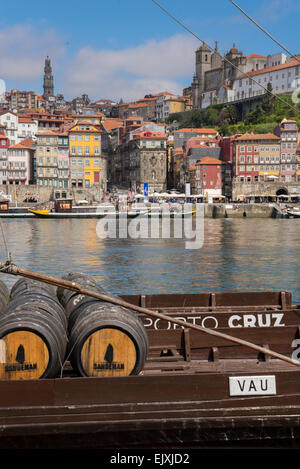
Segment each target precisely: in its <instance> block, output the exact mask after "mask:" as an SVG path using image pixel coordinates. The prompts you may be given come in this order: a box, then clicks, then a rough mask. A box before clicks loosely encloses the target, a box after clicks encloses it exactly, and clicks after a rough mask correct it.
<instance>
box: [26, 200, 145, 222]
mask: <svg viewBox="0 0 300 469" xmlns="http://www.w3.org/2000/svg"><path fill="white" fill-rule="evenodd" d="M28 212H29V213H30V214H32V215H33V216H36V217H38V218H52V219H61V218H104V217H117V218H120V217H127V218H136V217H138V216H139V215H144V214H145V213H146V212H147V210H124V211H116V210H114V207H113V206H112V205H111V206H109V207H108V206H103V207H102V206H101V205H100V206H99V207H73V206H72V199H56V200H55V204H54V209H53V210H48V209H47V210H33V209H28Z"/></svg>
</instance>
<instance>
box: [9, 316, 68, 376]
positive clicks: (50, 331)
mask: <svg viewBox="0 0 300 469" xmlns="http://www.w3.org/2000/svg"><path fill="white" fill-rule="evenodd" d="M66 349H67V335H66V331H65V328H64V327H63V325H62V323H61V322H60V321H59V320H58V319H57V318H56V317H55V316H53V315H51V314H49V313H48V312H47V311H45V310H41V309H39V310H37V309H35V308H32V310H31V311H30V310H29V309H28V310H27V309H26V310H24V311H23V310H18V311H16V312H13V311H9V310H7V311H6V312H4V313H3V314H2V315H0V379H7V380H20V379H24V380H29V379H40V378H54V377H56V376H59V373H60V371H61V369H62V364H63V362H64V359H65V355H66Z"/></svg>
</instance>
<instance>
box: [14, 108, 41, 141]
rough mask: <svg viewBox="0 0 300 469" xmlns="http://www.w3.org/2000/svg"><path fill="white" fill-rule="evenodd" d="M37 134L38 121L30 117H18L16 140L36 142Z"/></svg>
mask: <svg viewBox="0 0 300 469" xmlns="http://www.w3.org/2000/svg"><path fill="white" fill-rule="evenodd" d="M37 132H38V121H37V120H36V119H32V118H31V117H23V116H22V114H20V115H19V116H18V130H17V137H18V139H19V140H20V141H21V140H24V139H25V138H31V139H32V140H34V141H35V140H36V134H37Z"/></svg>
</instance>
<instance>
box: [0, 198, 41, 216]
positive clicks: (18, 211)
mask: <svg viewBox="0 0 300 469" xmlns="http://www.w3.org/2000/svg"><path fill="white" fill-rule="evenodd" d="M9 204H10V200H9V199H1V200H0V218H28V217H34V215H33V213H29V212H28V209H27V208H26V207H14V208H11V207H9Z"/></svg>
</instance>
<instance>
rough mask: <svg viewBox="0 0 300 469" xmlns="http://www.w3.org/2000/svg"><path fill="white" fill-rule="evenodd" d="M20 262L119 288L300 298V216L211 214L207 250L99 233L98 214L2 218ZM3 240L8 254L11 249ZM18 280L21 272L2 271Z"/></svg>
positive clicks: (171, 241) (177, 241)
mask: <svg viewBox="0 0 300 469" xmlns="http://www.w3.org/2000/svg"><path fill="white" fill-rule="evenodd" d="M1 223H2V227H3V230H4V233H5V236H6V239H7V244H8V249H9V250H10V251H11V252H12V257H13V261H14V262H15V263H16V264H17V265H18V266H20V267H23V268H26V269H31V270H34V271H37V272H43V273H46V274H49V275H54V276H62V275H63V274H64V273H67V272H70V271H81V272H86V273H89V274H92V275H94V276H95V277H96V278H97V280H98V281H100V282H101V283H102V284H103V286H104V287H105V288H106V289H107V290H108V291H110V292H111V293H116V294H117V293H119V294H121V293H123V294H126V293H128V294H132V293H174V292H190V293H195V292H209V291H215V292H217V291H251V290H252V291H257V290H288V291H291V292H292V293H293V300H294V302H300V291H299V288H298V286H299V280H300V266H299V259H300V236H299V233H300V221H298V220H285V219H282V220H281V219H280V220H276V219H274V220H273V219H238V220H232V219H206V220H205V222H204V230H205V238H204V245H203V247H202V249H192V250H188V249H186V248H185V240H183V239H119V238H117V239H99V237H98V236H97V233H96V226H97V220H80V219H73V220H47V219H46V220H39V219H36V220H31V219H30V220H25V219H23V220H22V219H20V220H2V222H1ZM0 241H1V260H2V261H5V260H6V251H5V247H4V244H3V242H2V236H1V233H0ZM1 278H3V280H5V281H6V283H7V284H8V286H11V285H12V284H13V283H14V282H15V281H16V278H14V277H10V276H3V277H1Z"/></svg>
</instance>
